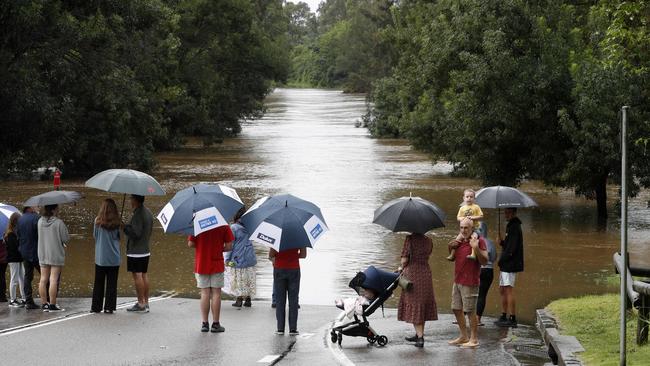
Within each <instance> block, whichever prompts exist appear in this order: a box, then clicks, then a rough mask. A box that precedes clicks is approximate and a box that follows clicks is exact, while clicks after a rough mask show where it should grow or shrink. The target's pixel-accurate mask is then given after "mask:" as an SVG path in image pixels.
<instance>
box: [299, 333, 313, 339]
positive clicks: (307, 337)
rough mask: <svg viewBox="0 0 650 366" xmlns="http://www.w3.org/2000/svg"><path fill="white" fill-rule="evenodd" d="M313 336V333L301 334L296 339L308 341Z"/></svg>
mask: <svg viewBox="0 0 650 366" xmlns="http://www.w3.org/2000/svg"><path fill="white" fill-rule="evenodd" d="M313 336H314V333H301V334H300V335H299V336H298V338H302V339H309V338H311V337H313Z"/></svg>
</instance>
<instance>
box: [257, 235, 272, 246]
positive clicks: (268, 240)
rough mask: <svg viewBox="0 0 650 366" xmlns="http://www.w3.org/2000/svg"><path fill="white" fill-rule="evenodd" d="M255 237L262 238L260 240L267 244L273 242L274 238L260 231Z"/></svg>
mask: <svg viewBox="0 0 650 366" xmlns="http://www.w3.org/2000/svg"><path fill="white" fill-rule="evenodd" d="M257 238H258V239H260V240H262V241H265V242H267V243H269V244H275V238H272V237H270V236H266V235H264V234H262V233H259V234H257Z"/></svg>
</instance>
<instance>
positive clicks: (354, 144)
mask: <svg viewBox="0 0 650 366" xmlns="http://www.w3.org/2000/svg"><path fill="white" fill-rule="evenodd" d="M266 105H267V108H268V110H267V112H266V114H265V115H264V117H263V118H261V119H259V120H252V121H246V122H244V123H243V129H242V133H241V135H240V136H238V137H236V138H232V139H228V140H226V141H225V142H224V143H223V144H221V145H219V146H216V147H212V148H200V147H198V146H197V147H191V146H190V147H188V148H186V149H183V150H181V151H177V152H173V153H165V154H159V155H158V156H157V157H158V161H159V166H158V168H157V170H156V171H155V172H153V173H152V175H153V176H154V177H156V178H157V179H158V181H159V182H160V183H161V184H162V186H163V187H164V188H165V190H166V191H167V193H168V194H167V196H161V197H147V199H146V202H145V204H146V205H147V206H148V207H149V208H150V209H151V211H152V212H153V213H154V215H155V214H157V213H158V211H159V210H160V209H161V208H162V207H163V206H164V205H165V203H166V202H167V201H168V200H169V199H171V197H172V196H173V194H174V193H175V192H176V191H178V190H180V189H182V188H184V187H187V186H189V185H192V184H195V183H198V182H220V183H223V184H225V185H228V186H231V187H233V188H235V189H236V190H237V192H238V193H239V195H240V196H241V198H242V200H243V201H244V202H245V203H246V204H248V205H250V204H252V203H253V202H254V201H255V200H256V199H258V198H260V197H262V196H264V195H268V194H277V193H284V192H287V193H291V194H294V195H296V196H299V197H302V198H305V199H308V200H310V201H313V202H315V203H316V204H318V205H319V206H320V207H321V209H322V212H323V215H324V216H325V219H326V221H327V224H328V225H329V228H330V231H329V232H328V233H327V234H326V235H325V236H324V237H323V239H322V240H320V241H319V242H317V243H316V247H315V248H314V249H313V250H309V254H308V258H307V259H305V260H303V261H302V264H301V267H302V282H301V290H300V301H301V303H305V304H333V301H334V299H335V298H336V297H340V296H349V295H352V290H351V289H349V288H348V287H347V285H348V282H349V280H350V279H351V278H352V277H353V276H354V274H355V273H356V272H357V271H361V270H363V269H365V268H366V267H367V266H369V265H374V266H377V267H380V268H384V269H395V268H396V267H397V266H398V263H399V254H400V252H401V247H402V242H403V239H404V234H399V233H397V234H396V233H391V232H389V231H388V230H386V229H384V228H382V227H380V226H378V225H375V224H373V223H372V218H373V212H374V210H375V209H376V208H377V207H379V206H381V205H382V203H384V202H386V201H389V200H391V199H393V198H397V197H401V196H408V195H409V194H412V195H413V196H420V197H423V198H425V199H428V200H430V201H432V202H435V203H436V204H438V205H439V206H440V207H441V208H442V209H443V210H444V211H445V212H446V213H447V216H448V217H447V220H446V222H445V223H446V225H447V226H446V227H445V228H441V229H436V230H434V231H432V232H430V233H429V235H430V236H431V237H432V239H433V241H434V251H433V255H432V256H431V258H430V261H429V263H430V265H431V269H432V272H433V281H434V282H433V283H434V288H435V293H436V298H437V302H438V307H439V309H440V311H445V312H447V311H449V309H450V290H451V284H452V280H453V264H452V263H450V262H448V261H447V260H445V256H446V255H447V252H446V243H447V242H448V241H449V240H451V239H452V238H453V237H455V235H456V234H457V229H458V227H457V223H456V220H455V214H456V211H457V210H458V204H459V203H460V202H461V201H462V199H461V196H462V192H463V189H464V188H467V187H471V188H475V189H478V188H480V186H481V184H480V182H478V181H475V180H471V179H464V178H457V177H450V176H449V175H448V172H449V171H450V166H449V164H445V163H432V162H431V160H430V158H429V157H428V156H426V155H425V154H422V153H419V152H416V151H414V150H413V149H411V148H410V147H409V145H408V144H407V142H406V141H403V140H395V139H388V140H378V139H372V138H370V136H369V134H368V131H367V130H366V129H363V128H355V126H354V125H355V122H356V121H358V120H359V119H360V117H361V115H362V114H363V113H364V111H365V108H366V106H365V101H364V96H363V95H350V94H343V93H341V92H338V91H332V90H317V89H277V90H276V91H275V92H274V93H273V94H271V95H270V96H269V97H268V99H267V103H266ZM83 183H84V180H69V179H66V176H65V174H64V175H63V176H62V185H63V187H64V189H68V190H76V191H80V192H82V193H83V194H84V196H85V197H84V199H82V200H81V201H80V202H79V203H78V204H76V205H65V206H64V207H63V209H62V210H61V215H60V216H61V217H62V219H63V220H64V221H65V222H66V224H67V225H68V227H69V230H70V232H71V233H72V241H71V243H70V244H69V245H68V249H67V258H66V265H65V268H64V270H63V277H62V285H61V293H62V294H61V295H62V296H89V295H90V294H91V291H92V282H93V276H94V243H93V240H92V226H91V223H92V220H93V218H94V216H95V214H96V212H97V209H98V207H99V203H100V201H101V199H102V198H104V197H113V198H115V199H116V200H118V205H119V204H121V198H122V196H121V195H118V194H108V193H106V192H102V191H98V190H94V189H89V188H86V187H84V185H83ZM520 188H521V189H522V190H523V191H525V192H527V193H529V194H530V195H531V196H532V197H533V198H534V199H535V200H536V201H537V202H538V203H539V207H537V208H534V209H522V210H520V212H519V217H520V218H521V220H522V222H523V230H524V243H525V244H524V245H525V262H526V265H525V272H524V273H523V274H521V275H520V276H519V277H518V278H517V283H516V295H517V301H518V302H517V307H518V313H519V317H520V318H521V320H522V321H525V322H532V320H533V317H534V310H535V309H536V308H541V307H544V306H545V305H546V304H547V303H549V302H550V301H552V300H554V299H557V298H562V297H567V296H576V295H584V294H598V293H603V292H608V291H609V292H611V291H617V287H616V284H612V283H611V281H606V277H607V276H608V275H610V274H612V273H613V265H612V254H613V253H614V252H615V251H616V250H617V249H618V248H619V240H620V233H619V220H618V218H617V217H616V213H615V212H614V208H613V206H614V203H615V196H616V194H617V192H618V191H617V187H610V189H609V197H610V200H609V201H610V202H609V204H610V211H612V212H611V214H610V220H609V221H608V223H607V225H606V226H604V227H599V226H598V225H597V219H596V209H595V202H593V201H588V200H585V199H584V198H580V197H576V196H575V195H574V194H573V193H572V192H571V191H568V190H558V189H549V188H548V187H545V186H544V185H543V184H541V183H539V182H525V183H524V184H523V185H522V187H520ZM50 189H51V182H36V181H21V182H15V181H13V182H2V183H0V202H4V203H8V204H13V205H17V206H20V203H21V202H23V201H25V200H26V199H27V198H28V197H30V196H32V195H36V194H39V193H42V192H44V191H47V190H50ZM649 199H650V194H649V193H648V192H647V191H643V192H641V194H640V195H639V197H637V198H635V199H633V200H631V202H630V210H629V221H630V232H629V238H630V247H631V251H632V252H633V256H632V257H633V260H635V261H642V262H645V263H647V264H650V254H649V251H648V248H649V247H650V239H648V237H649V235H648V234H649V233H650V209H648V200H649ZM127 205H128V202H127ZM126 211H129V210H128V208H127V210H126ZM484 213H485V220H486V222H487V224H488V225H489V228H490V237H491V238H494V234H495V233H496V231H497V212H496V210H491V209H486V210H484ZM128 215H129V214H127V218H128ZM501 224H502V230H504V227H505V224H504V222H503V220H502V221H501ZM152 241H153V242H152V249H151V252H152V257H151V263H150V280H151V286H152V292H153V293H156V292H161V291H176V292H177V293H178V294H180V295H183V296H197V290H196V288H195V281H194V277H193V274H192V269H193V260H194V253H193V250H191V249H189V248H187V245H186V238H185V237H183V236H181V235H175V234H164V233H163V231H162V229H161V227H160V224H159V223H158V222H157V221H156V222H155V227H154V234H153V237H152ZM122 247H123V250H124V243H122ZM257 254H258V264H257V268H256V269H257V275H258V277H257V279H258V282H257V284H258V288H257V297H258V298H260V299H269V298H270V295H271V282H272V271H271V265H270V262H269V261H268V260H266V254H267V250H266V249H265V248H263V247H257ZM119 293H120V295H126V296H131V295H132V294H133V293H134V291H133V286H132V280H131V278H130V275H129V274H128V273H127V272H126V266H125V260H123V265H122V268H121V269H120V278H119ZM390 303H391V304H395V299H392V300H391V302H390ZM486 312H487V313H488V314H491V315H498V314H499V313H500V307H499V298H498V279H495V283H493V285H492V289H491V290H490V293H489V296H488V305H487V309H486Z"/></svg>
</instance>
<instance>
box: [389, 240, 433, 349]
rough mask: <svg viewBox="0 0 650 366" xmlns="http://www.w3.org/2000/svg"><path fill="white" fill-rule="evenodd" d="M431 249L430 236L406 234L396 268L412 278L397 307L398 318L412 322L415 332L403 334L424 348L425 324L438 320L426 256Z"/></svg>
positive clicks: (429, 253) (417, 345)
mask: <svg viewBox="0 0 650 366" xmlns="http://www.w3.org/2000/svg"><path fill="white" fill-rule="evenodd" d="M432 250H433V243H432V242H431V239H430V238H429V237H428V236H426V235H424V234H420V233H412V234H410V235H407V236H406V239H405V240H404V247H403V248H402V254H401V261H400V263H401V267H400V268H399V270H400V271H401V272H402V274H403V275H404V276H406V278H408V279H409V280H411V282H412V283H413V288H412V289H411V290H410V291H402V294H401V295H400V297H399V306H398V308H397V320H401V321H404V322H407V323H411V324H413V327H414V328H415V335H414V336H412V337H406V340H407V341H409V342H415V346H416V347H418V348H421V347H424V323H425V322H426V321H428V320H438V309H437V306H436V297H435V294H434V292H433V281H432V276H431V268H430V267H429V256H431V252H432Z"/></svg>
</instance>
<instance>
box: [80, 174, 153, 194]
mask: <svg viewBox="0 0 650 366" xmlns="http://www.w3.org/2000/svg"><path fill="white" fill-rule="evenodd" d="M86 187H91V188H97V189H101V190H102V191H107V192H116V193H124V194H127V193H128V194H137V195H140V196H162V195H164V194H165V190H164V189H163V188H162V187H161V186H160V184H158V182H157V181H156V180H155V179H154V178H153V177H152V176H150V175H149V174H146V173H143V172H140V171H137V170H132V169H108V170H104V171H103V172H99V173H97V174H95V175H94V176H93V177H92V178H90V179H88V180H87V181H86Z"/></svg>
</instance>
